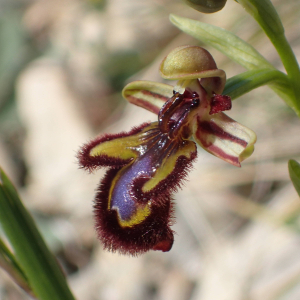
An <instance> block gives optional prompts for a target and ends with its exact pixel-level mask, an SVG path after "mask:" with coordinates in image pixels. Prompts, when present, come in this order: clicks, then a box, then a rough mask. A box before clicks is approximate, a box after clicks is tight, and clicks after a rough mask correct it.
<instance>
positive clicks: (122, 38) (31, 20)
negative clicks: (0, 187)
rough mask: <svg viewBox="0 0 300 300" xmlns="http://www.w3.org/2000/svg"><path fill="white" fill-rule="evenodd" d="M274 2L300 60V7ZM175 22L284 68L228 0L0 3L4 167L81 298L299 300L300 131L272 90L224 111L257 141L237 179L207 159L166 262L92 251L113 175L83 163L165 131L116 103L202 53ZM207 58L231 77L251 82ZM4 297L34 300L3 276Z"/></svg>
mask: <svg viewBox="0 0 300 300" xmlns="http://www.w3.org/2000/svg"><path fill="white" fill-rule="evenodd" d="M272 2H273V3H274V5H275V7H276V8H277V10H278V12H279V14H280V16H281V17H282V20H283V24H284V26H285V28H286V35H287V37H288V40H289V41H290V43H291V45H292V47H293V49H294V51H295V54H296V55H297V56H298V61H299V59H300V21H299V20H300V3H299V0H272ZM170 13H175V14H178V15H181V16H185V17H190V18H193V19H198V20H201V21H203V22H207V23H210V24H214V25H217V26H220V27H223V28H226V29H227V30H230V31H232V32H234V33H235V34H237V35H238V36H239V37H241V38H242V39H244V40H246V41H248V42H250V43H251V44H252V45H253V46H255V47H256V48H257V49H258V50H259V52H260V53H261V54H263V55H264V56H265V57H266V58H267V59H268V60H269V61H270V62H271V63H272V64H273V65H274V66H276V67H278V68H280V70H283V68H282V66H281V63H280V60H279V58H278V55H277V53H276V51H275V50H274V49H273V47H272V45H271V43H270V42H269V40H268V39H267V38H266V36H265V35H264V34H263V33H262V32H261V30H260V28H259V27H258V25H257V24H256V23H255V21H254V20H253V19H252V18H251V17H250V16H248V15H247V14H246V12H245V11H244V10H243V9H242V8H241V7H240V5H239V4H237V3H236V2H235V1H233V0H228V3H227V5H226V6H225V8H224V9H223V10H222V11H220V12H218V13H216V14H213V15H203V14H200V13H198V12H196V11H194V10H192V9H191V8H189V7H187V6H185V5H184V4H183V3H181V1H180V0H126V1H124V0H110V1H108V0H107V1H105V0H85V1H84V0H52V1H50V0H35V1H33V0H13V1H11V0H0V165H1V167H3V169H4V170H5V171H6V172H7V173H8V174H9V176H10V178H11V179H12V181H13V182H14V184H15V185H16V186H17V188H18V190H19V192H20V194H21V197H22V199H23V201H24V204H25V205H26V207H27V208H28V209H29V210H30V211H31V213H32V214H33V216H34V218H35V220H36V222H37V224H38V227H39V228H40V230H41V231H42V233H43V235H44V237H45V238H46V240H47V242H48V244H49V246H50V248H51V250H52V251H53V252H54V253H55V255H56V256H57V258H58V260H59V261H60V263H61V265H62V267H63V269H64V271H65V273H66V274H67V276H68V280H69V283H70V286H71V289H72V291H73V292H74V294H75V296H76V298H77V299H78V300H79V299H84V300H121V299H122V300H141V299H143V300H152V299H153V300H189V299H190V300H212V299H213V300H275V299H285V300H299V299H300V255H299V253H300V218H299V213H300V200H299V197H298V196H297V194H296V192H295V190H294V188H293V186H292V184H291V182H290V180H289V176H288V170H287V161H288V159H289V158H294V159H296V160H298V161H299V160H300V121H299V119H297V117H296V115H295V114H294V113H293V111H292V110H291V109H289V108H288V107H287V106H286V105H285V104H284V103H283V101H282V100H280V99H279V98H278V96H277V95H275V94H274V93H273V92H272V91H271V90H270V89H269V88H267V87H262V88H259V89H257V90H255V91H252V92H251V93H249V94H247V95H245V96H243V97H241V98H240V99H238V100H236V101H234V104H233V109H232V110H231V111H230V112H229V113H228V115H230V116H231V117H232V118H234V119H235V120H237V121H239V122H240V123H242V124H244V125H246V126H247V127H249V128H251V129H252V130H254V131H255V132H256V133H257V136H258V141H257V144H256V150H255V152H254V154H253V155H252V157H251V158H250V159H248V160H246V161H245V162H244V163H243V166H242V168H236V167H234V166H231V165H229V164H227V163H225V162H223V161H221V160H219V159H217V158H215V157H213V156H211V155H209V154H208V153H206V152H205V151H204V150H202V149H199V151H198V159H197V162H196V163H195V164H194V169H193V170H192V172H190V175H189V180H188V181H187V182H186V183H185V187H184V189H183V190H182V191H180V192H179V193H177V194H176V195H175V202H176V221H177V222H176V224H175V225H174V226H173V229H174V230H175V231H176V233H177V234H176V235H175V243H174V246H173V248H172V250H171V251H170V252H168V253H162V252H154V251H152V252H149V253H147V254H144V255H142V256H139V257H137V258H133V257H127V256H120V255H119V254H117V253H115V254H112V253H109V252H106V251H103V249H102V246H101V244H100V242H99V241H98V240H97V237H96V233H95V230H94V221H93V212H92V211H93V198H94V193H95V189H96V187H97V185H98V183H99V181H100V180H101V178H102V176H103V174H104V170H100V171H97V172H95V173H94V174H88V173H86V172H84V171H83V170H80V169H79V168H78V164H77V161H76V152H77V151H78V149H79V147H80V146H81V145H82V144H84V143H85V142H87V141H88V140H89V139H91V138H93V137H95V136H96V135H98V134H101V133H104V132H119V131H124V130H129V129H130V128H131V127H132V126H135V125H139V124H140V123H142V122H144V121H146V120H149V121H154V120H155V119H156V116H155V115H153V114H151V113H149V112H147V111H145V110H143V109H141V108H138V107H134V106H130V105H129V104H127V103H126V101H125V100H124V99H122V97H121V95H120V91H121V90H122V87H123V86H124V85H125V84H126V83H128V82H130V81H132V80H136V79H144V80H154V81H161V78H160V77H159V73H158V66H159V63H160V61H161V60H162V58H163V57H164V56H165V55H166V54H167V53H168V52H169V51H170V50H171V49H173V48H174V47H176V46H179V45H185V44H193V45H199V42H197V41H196V40H194V39H192V38H191V37H189V36H187V35H185V34H183V33H181V32H179V30H177V29H176V28H175V27H173V26H172V25H171V23H170V22H169V21H168V15H169V14H170ZM206 48H207V49H208V50H210V51H211V53H212V54H213V56H214V58H215V60H216V62H217V65H218V67H219V68H221V69H224V70H225V71H226V73H227V76H228V77H231V76H233V75H235V74H238V73H240V72H243V71H244V69H243V68H242V67H240V66H238V65H237V64H235V63H233V62H231V61H229V60H228V59H227V58H226V57H225V56H224V55H223V54H221V53H219V52H217V51H216V50H214V49H210V48H209V47H206ZM299 84H300V83H299ZM0 299H1V300H19V299H25V300H26V299H29V297H28V296H27V295H26V294H25V293H24V292H23V291H22V290H21V289H20V288H19V287H18V286H16V284H15V283H14V282H13V281H12V280H11V279H10V278H9V276H8V275H7V274H6V273H5V272H4V271H3V270H0Z"/></svg>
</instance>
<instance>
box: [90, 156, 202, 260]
mask: <svg viewBox="0 0 300 300" xmlns="http://www.w3.org/2000/svg"><path fill="white" fill-rule="evenodd" d="M196 156H197V153H196V152H194V153H192V157H191V159H187V158H186V157H184V156H180V157H179V158H178V159H177V162H176V165H175V168H174V170H173V172H172V173H171V174H170V175H169V176H167V178H166V179H164V180H162V181H161V182H160V183H159V184H158V185H157V186H156V187H155V188H154V189H153V190H151V191H150V192H147V193H143V194H141V192H138V191H141V188H142V186H143V184H144V183H145V178H140V179H137V180H135V182H133V184H132V191H131V194H132V196H133V197H134V198H135V200H136V201H139V202H147V201H148V200H149V199H152V204H151V214H150V215H149V216H148V217H147V218H146V219H145V220H144V221H143V222H141V223H140V224H136V225H134V226H132V227H124V228H123V227H121V226H120V225H119V223H118V216H117V212H116V211H115V210H108V195H109V190H110V187H111V184H112V181H113V178H114V177H115V176H116V174H117V173H118V171H119V170H120V169H121V167H119V168H115V169H110V170H108V171H107V173H106V175H105V177H104V178H103V180H102V182H101V184H100V186H99V188H98V192H97V194H96V199H95V205H94V213H95V221H96V224H95V226H96V230H97V232H98V236H99V239H100V240H101V242H102V243H103V245H104V248H105V249H107V250H109V251H112V252H115V251H119V252H120V253H121V254H130V255H133V256H136V255H138V254H142V253H144V252H147V251H149V250H151V249H153V250H157V249H158V250H161V249H160V247H159V245H160V243H162V242H164V241H171V242H170V245H169V247H168V249H166V250H163V251H169V250H170V249H171V247H172V243H173V231H172V230H171V228H170V226H171V225H172V224H173V223H174V217H173V203H172V199H171V196H172V194H173V193H174V192H175V191H176V190H177V189H178V188H180V185H181V183H182V181H183V180H184V179H185V178H186V176H187V171H188V170H189V169H190V168H191V167H192V161H193V160H194V159H195V158H196ZM142 199H144V200H142ZM157 246H158V247H157Z"/></svg>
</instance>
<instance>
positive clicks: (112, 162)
mask: <svg viewBox="0 0 300 300" xmlns="http://www.w3.org/2000/svg"><path fill="white" fill-rule="evenodd" d="M148 125H150V123H143V124H141V125H140V126H137V127H133V128H132V129H131V130H130V131H129V132H120V133H116V134H104V135H99V136H98V137H96V138H95V139H94V140H92V141H90V142H88V143H86V144H85V145H83V146H82V147H81V149H80V150H79V152H78V154H77V158H78V160H79V165H80V167H81V168H83V169H85V170H88V171H89V172H92V171H93V170H95V169H96V168H99V167H111V168H118V167H121V166H124V165H126V164H128V163H129V162H130V161H131V159H126V160H124V159H121V158H113V157H110V156H107V155H99V156H90V151H91V149H93V148H94V147H95V146H97V145H99V144H101V143H103V142H107V141H111V140H115V139H118V138H122V137H126V136H130V135H134V134H137V133H139V132H141V131H142V130H143V129H144V128H145V127H147V126H148Z"/></svg>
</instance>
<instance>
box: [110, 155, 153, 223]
mask: <svg viewBox="0 0 300 300" xmlns="http://www.w3.org/2000/svg"><path fill="white" fill-rule="evenodd" d="M149 154H150V153H149V152H147V153H145V155H144V156H142V157H141V158H140V159H137V160H136V161H135V162H133V163H132V164H131V165H129V166H128V167H127V168H126V169H125V170H122V171H121V172H122V174H121V176H120V177H119V179H118V180H117V182H116V184H115V186H114V190H113V192H112V196H111V202H110V208H111V209H114V210H117V211H118V213H119V217H120V218H121V219H122V220H123V221H126V220H129V219H130V218H131V217H132V216H133V215H134V213H135V212H136V208H137V203H136V201H135V199H133V198H132V196H131V194H130V192H131V191H132V186H133V182H134V181H135V179H137V178H141V177H149V178H150V177H151V175H152V174H153V168H152V159H151V157H150V155H149Z"/></svg>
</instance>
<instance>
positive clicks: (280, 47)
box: [238, 0, 300, 117]
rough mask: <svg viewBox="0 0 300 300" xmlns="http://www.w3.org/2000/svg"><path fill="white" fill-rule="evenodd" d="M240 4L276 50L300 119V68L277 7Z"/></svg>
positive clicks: (257, 1)
mask: <svg viewBox="0 0 300 300" xmlns="http://www.w3.org/2000/svg"><path fill="white" fill-rule="evenodd" d="M238 2H239V3H240V4H241V5H242V6H243V7H244V8H245V9H246V11H247V12H248V13H249V14H251V15H252V16H253V18H254V19H255V20H256V21H257V22H258V24H259V25H260V26H261V28H262V29H263V30H264V32H265V33H266V35H267V36H268V37H269V39H270V41H271V42H272V44H273V45H274V47H275V48H276V50H277V52H278V54H279V56H280V58H281V61H282V63H283V65H284V67H285V69H286V72H287V74H288V77H289V80H290V82H291V87H292V90H293V92H294V97H293V99H292V102H293V103H291V106H292V108H294V110H295V111H297V112H298V116H299V117H300V84H299V83H300V68H299V64H298V62H297V59H296V57H295V54H294V52H293V50H292V48H291V46H290V44H289V43H288V41H287V39H286V37H285V34H284V28H283V26H282V23H281V20H280V17H279V15H278V13H277V11H276V9H275V7H274V6H273V4H272V2H271V1H270V0H238Z"/></svg>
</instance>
